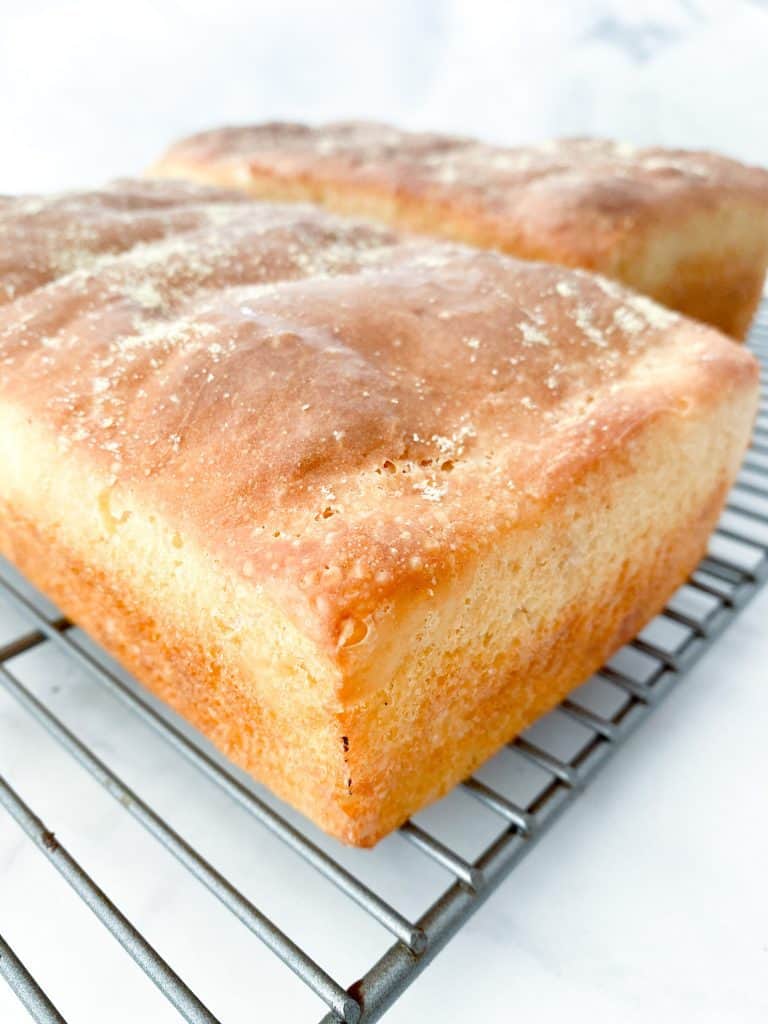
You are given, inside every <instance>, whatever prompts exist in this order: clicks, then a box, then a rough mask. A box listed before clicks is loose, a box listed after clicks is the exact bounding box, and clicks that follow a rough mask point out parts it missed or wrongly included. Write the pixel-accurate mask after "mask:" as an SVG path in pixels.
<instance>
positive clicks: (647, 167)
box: [151, 122, 768, 269]
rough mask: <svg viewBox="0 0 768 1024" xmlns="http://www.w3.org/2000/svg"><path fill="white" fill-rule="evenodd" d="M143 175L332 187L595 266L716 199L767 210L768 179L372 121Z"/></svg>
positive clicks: (236, 142) (320, 189)
mask: <svg viewBox="0 0 768 1024" xmlns="http://www.w3.org/2000/svg"><path fill="white" fill-rule="evenodd" d="M151 173H152V174H155V175H159V176H164V177H165V176H179V177H192V178H197V179H198V180H201V181H208V182H213V183H220V184H223V185H228V186H234V187H240V188H246V189H247V188H248V187H249V186H256V191H257V192H258V191H264V192H266V190H268V188H269V183H270V182H272V183H273V184H274V185H275V186H277V185H279V184H280V183H283V184H285V185H288V184H290V183H294V184H295V185H296V186H297V187H298V188H299V189H300V190H301V192H302V194H304V196H305V198H313V195H312V193H313V191H316V192H317V195H316V196H315V197H314V198H325V193H326V190H327V189H328V188H332V189H335V190H337V191H338V193H339V194H338V196H337V199H338V202H336V203H335V204H334V205H336V206H337V207H341V205H342V200H343V193H344V190H345V189H346V190H349V191H353V192H354V191H358V192H359V191H364V192H365V193H367V194H369V195H371V196H376V195H378V196H379V197H380V199H381V201H382V202H387V201H390V202H394V203H396V204H401V203H409V204H413V205H418V204H419V203H423V204H428V205H429V206H430V207H432V208H433V209H434V208H435V207H439V208H441V209H442V210H443V211H444V213H445V215H446V216H449V217H453V218H456V217H458V218H474V219H475V220H476V224H475V227H476V229H477V230H478V231H480V230H482V227H483V225H485V230H486V232H487V233H488V234H489V236H491V235H492V236H495V238H494V241H495V242H496V244H498V245H500V246H502V247H504V246H506V247H509V248H510V249H511V250H512V251H514V252H515V253H516V254H518V255H522V256H528V257H532V258H536V257H537V256H543V257H547V256H548V257H549V258H552V253H553V252H554V253H556V254H558V255H559V256H560V257H562V258H561V259H558V262H566V263H572V262H575V263H576V265H579V266H585V267H590V268H594V269H601V268H602V269H606V267H607V263H608V261H609V259H610V258H611V253H612V248H613V247H614V246H615V245H616V243H617V241H619V240H620V239H622V238H625V237H627V236H628V234H629V233H630V232H631V231H633V230H636V229H640V228H645V227H647V226H648V225H650V224H656V223H661V224H669V225H670V226H671V225H672V224H674V223H675V221H677V220H682V219H684V218H685V217H686V216H688V215H689V214H690V212H691V211H700V210H702V209H707V208H712V207H716V206H717V205H718V204H720V203H722V202H724V201H732V200H736V201H738V202H740V203H744V202H758V203H761V204H766V203H768V172H766V171H764V170H762V169H761V168H757V167H749V166H746V165H744V164H742V163H740V162H738V161H736V160H732V159H729V158H727V157H724V156H720V155H718V154H715V153H709V152H695V151H688V150H681V149H666V148H660V147H654V148H637V147H635V146H631V145H629V144H626V143H621V142H614V141H610V140H607V139H556V140H551V141H548V142H543V143H540V144H538V145H527V146H517V147H500V146H493V145H489V144H485V143H482V142H478V141H476V140H473V139H468V138H462V137H456V136H451V135H441V134H433V133H421V132H407V131H403V130H401V129H398V128H394V127H392V126H390V125H384V124H376V123H371V122H338V123H331V124H325V125H320V126H317V127H315V126H309V125H304V124H290V123H269V124H257V125H242V126H233V127H223V128H217V129H213V130H211V131H207V132H202V133H200V134H198V135H193V136H191V137H189V138H186V139H182V140H181V141H179V142H176V143H175V144H173V145H172V146H171V147H170V148H169V149H168V151H167V152H166V153H165V154H164V156H163V157H162V158H161V159H160V160H159V161H158V162H157V163H156V164H155V166H154V167H153V168H152V169H151ZM585 224H586V225H588V228H589V229H588V230H584V226H585Z"/></svg>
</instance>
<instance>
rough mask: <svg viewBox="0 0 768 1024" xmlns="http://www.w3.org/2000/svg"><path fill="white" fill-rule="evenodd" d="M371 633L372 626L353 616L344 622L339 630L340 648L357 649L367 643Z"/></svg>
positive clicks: (338, 644) (338, 643)
mask: <svg viewBox="0 0 768 1024" xmlns="http://www.w3.org/2000/svg"><path fill="white" fill-rule="evenodd" d="M369 633H370V625H369V624H368V623H367V622H365V621H364V620H362V619H358V618H356V617H355V616H353V615H350V616H348V617H347V618H346V619H343V620H342V623H341V626H340V628H339V639H338V642H337V646H338V647H340V648H341V647H344V648H349V647H357V646H358V645H359V644H362V643H364V642H365V640H366V639H367V638H368V634H369Z"/></svg>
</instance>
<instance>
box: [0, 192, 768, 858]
mask: <svg viewBox="0 0 768 1024" xmlns="http://www.w3.org/2000/svg"><path fill="white" fill-rule="evenodd" d="M0 239H2V244H1V245H0V261H2V266H0V449H1V458H2V466H3V472H2V474H1V475H0V550H1V551H2V552H3V554H4V555H5V556H7V557H8V558H9V559H10V560H11V561H12V562H13V563H15V564H16V565H17V566H18V567H19V569H20V570H21V571H22V572H24V573H25V574H27V576H28V577H29V578H30V579H31V580H33V581H34V582H35V583H36V584H37V585H38V586H39V587H40V588H41V589H42V590H43V591H44V592H45V593H46V594H48V595H50V597H51V598H52V599H53V600H54V601H56V602H57V603H58V604H59V605H60V607H61V608H62V609H63V610H64V611H65V612H66V613H67V614H68V615H70V616H71V617H72V618H73V619H74V621H75V622H77V623H79V624H80V625H82V626H83V627H84V628H85V629H86V630H88V631H89V632H90V633H91V634H92V635H93V636H94V637H95V638H96V639H97V640H98V641H99V642H101V643H102V644H103V645H104V647H105V648H106V649H107V650H109V651H110V652H111V653H112V654H114V655H115V656H116V657H117V658H118V659H120V661H121V662H122V663H123V664H124V665H125V666H127V668H128V669H130V670H131V671H132V672H133V673H135V675H136V676H137V677H138V678H139V679H140V680H142V681H143V682H144V683H145V684H146V685H147V686H148V687H150V688H151V689H152V690H153V691H154V692H155V693H156V694H157V695H158V696H159V697H161V698H162V699H163V700H165V701H167V702H169V703H170V704H171V705H172V706H173V707H174V708H176V709H177V711H179V712H180V713H181V714H182V715H184V716H186V718H188V719H189V720H190V721H191V722H192V723H194V724H195V725H196V726H198V727H199V728H200V729H201V730H202V732H203V733H205V734H206V735H207V736H208V737H209V738H210V739H211V740H212V741H213V742H214V743H215V744H216V745H217V746H218V747H219V748H220V749H221V750H222V751H224V753H225V754H227V755H228V756H229V757H230V758H232V759H233V760H234V761H236V762H237V763H238V764H239V765H241V766H242V767H243V768H244V769H246V770H247V771H248V772H251V773H252V774H253V775H254V776H255V777H256V778H257V779H260V780H261V781H262V782H264V783H265V784H266V785H268V786H269V787H271V788H272V789H273V790H274V791H275V792H276V793H277V794H279V795H280V796H281V797H283V798H284V799H285V800H287V801H289V802H290V803H292V804H293V805H294V806H296V807H298V808H300V809H301V810H302V811H303V812H304V813H305V814H307V815H308V816H309V817H310V818H312V819H313V820H314V821H315V822H316V823H317V824H318V825H320V826H321V827H322V828H324V829H326V830H327V831H329V832H331V833H332V834H334V835H336V836H338V837H339V838H340V839H342V840H344V841H345V842H348V843H354V844H359V845H370V844H373V843H375V842H376V841H377V840H378V839H379V838H380V837H382V836H383V835H385V834H386V833H387V832H389V831H390V830H391V829H393V828H395V827H396V826H397V825H399V824H400V823H401V822H402V821H404V820H405V819H406V818H407V817H408V816H409V815H410V814H412V813H413V812H415V811H416V810H418V809H419V808H420V807H422V806H423V805H425V804H426V803H427V802H429V801H431V800H434V799H435V798H437V797H439V796H440V795H441V794H443V793H445V792H446V791H447V790H448V789H449V788H450V787H452V786H453V785H454V784H455V783H456V782H457V781H458V780H459V779H461V778H462V777H464V776H466V775H467V774H468V773H469V772H471V771H472V770H473V769H474V768H475V767H476V766H477V765H479V764H480V762H482V761H483V760H484V759H485V758H487V757H488V756H490V755H491V754H492V753H493V752H494V751H495V750H497V748H499V747H500V745H502V744H503V743H504V742H506V741H508V740H510V739H511V738H512V737H513V736H514V735H515V734H516V733H518V732H519V731H520V730H521V729H523V728H524V727H525V726H527V725H528V724H529V723H531V722H532V721H533V720H534V719H535V718H537V716H539V715H541V714H543V713H544V712H546V711H548V710H549V709H550V708H552V707H553V706H554V705H555V704H556V703H557V702H558V701H560V700H561V699H562V698H563V697H564V696H565V694H566V693H568V691H569V690H571V689H572V688H573V687H574V686H576V685H577V684H579V683H581V682H582V681H583V680H584V679H585V678H586V677H588V676H589V675H590V673H591V672H592V671H593V670H595V669H596V668H597V667H598V666H599V665H600V664H601V663H602V662H603V661H604V660H605V658H607V657H608V656H609V655H610V654H611V652H613V651H614V650H615V649H616V648H617V647H618V646H620V645H621V644H622V643H624V642H625V641H626V640H628V639H629V638H630V637H631V636H632V635H633V634H634V633H636V631H637V630H638V629H639V628H640V627H641V626H642V625H643V624H644V623H645V622H646V621H647V620H648V619H649V618H651V617H652V616H653V615H654V614H655V613H656V612H658V611H659V609H660V608H661V607H662V605H663V604H664V602H665V600H666V599H667V598H668V597H669V595H670V594H671V593H672V591H674V590H675V588H676V587H677V586H678V585H679V584H680V583H682V582H683V580H684V579H685V578H686V576H687V574H688V573H689V572H690V571H691V569H692V568H693V566H694V565H695V564H696V562H697V560H698V559H699V557H700V556H701V554H702V552H703V551H704V548H705V545H706V542H707V537H708V534H709V532H710V530H711V529H712V526H713V524H714V523H715V521H716V519H717V517H718V513H719V511H720V508H721V505H722V503H723V499H724V496H725V494H726V491H727V489H728V487H729V484H730V482H731V481H732V479H733V477H734V474H735V472H736V470H737V467H738V464H739V460H740V458H741V456H742V453H743V451H744V448H745V445H746V443H747V439H748V435H749V432H750V426H751V423H752V419H753V416H754V411H755V407H756V400H757V368H756V364H755V362H754V360H753V358H752V356H751V355H750V354H749V353H748V352H747V351H746V350H744V349H743V348H741V347H739V346H736V345H733V344H732V343H730V342H729V341H727V340H726V339H725V338H723V337H722V336H721V335H719V334H718V333H717V332H715V331H713V330H711V329H709V328H706V327H704V326H702V325H700V324H696V323H693V322H691V321H688V320H685V319H683V318H682V317H680V316H678V315H676V314H674V313H671V312H668V311H667V310H665V309H662V308H661V307H659V306H657V305H656V304H655V303H653V302H651V301H650V300H649V299H647V298H644V297H640V296H638V295H636V294H634V293H632V292H630V291H628V290H626V289H624V288H623V287H621V286H620V285H618V284H616V283H615V282H612V281H610V280H607V279H605V278H601V277H596V276H591V275H589V274H586V273H583V272H580V271H570V270H564V269H560V268H555V267H552V266H547V265H543V264H538V263H534V262H518V261H516V260H513V259H511V258H509V257H507V256H504V255H502V254H500V253H497V252H485V251H481V250H477V249H470V248H464V247H462V246H459V245H451V244H447V243H440V242H435V241H429V240H419V239H411V240H402V239H399V238H398V237H397V236H396V235H394V234H393V233H392V232H391V231H389V230H387V229H384V228H380V227H375V226H371V225H366V224H359V223H356V222H354V221H352V220H344V219H338V218H336V217H334V216H332V215H331V214H329V213H325V212H323V211H319V210H317V209H315V208H310V207H304V206H301V205H298V204H286V205H283V206H279V205H263V204H259V203H255V202H251V201H247V200H245V199H244V198H243V197H242V196H238V195H234V194H233V195H230V194H228V193H226V192H224V191H219V190H208V189H204V188H198V187H196V186H193V185H183V184H180V183H161V182H143V183H142V182H138V183H137V182H124V183H119V184H117V185H114V186H111V187H109V188H106V189H103V190H100V191H96V192H91V193H82V194H75V195H68V196H59V197H48V198H45V197H41V198H37V197H34V198H21V199H3V200H0Z"/></svg>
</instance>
